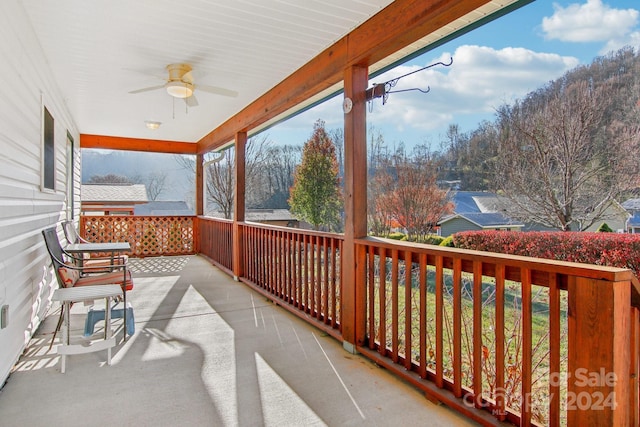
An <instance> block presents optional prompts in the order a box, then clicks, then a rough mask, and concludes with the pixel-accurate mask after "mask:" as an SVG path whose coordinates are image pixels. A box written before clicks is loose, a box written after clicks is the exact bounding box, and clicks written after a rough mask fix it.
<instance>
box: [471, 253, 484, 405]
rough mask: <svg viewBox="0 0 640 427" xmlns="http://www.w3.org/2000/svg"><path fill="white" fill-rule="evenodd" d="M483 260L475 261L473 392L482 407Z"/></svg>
mask: <svg viewBox="0 0 640 427" xmlns="http://www.w3.org/2000/svg"><path fill="white" fill-rule="evenodd" d="M482 305H483V304H482V262H480V261H474V262H473V394H474V396H475V399H474V402H475V405H476V407H477V408H481V407H482V357H483V348H482Z"/></svg>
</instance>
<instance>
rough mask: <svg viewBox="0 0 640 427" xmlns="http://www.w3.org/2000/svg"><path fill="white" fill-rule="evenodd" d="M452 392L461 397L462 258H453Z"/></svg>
mask: <svg viewBox="0 0 640 427" xmlns="http://www.w3.org/2000/svg"><path fill="white" fill-rule="evenodd" d="M453 394H454V395H455V396H456V397H462V259H460V258H454V259H453Z"/></svg>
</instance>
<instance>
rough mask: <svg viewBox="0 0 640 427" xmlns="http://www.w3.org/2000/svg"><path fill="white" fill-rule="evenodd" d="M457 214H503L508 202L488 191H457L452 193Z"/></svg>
mask: <svg viewBox="0 0 640 427" xmlns="http://www.w3.org/2000/svg"><path fill="white" fill-rule="evenodd" d="M452 201H453V203H454V204H455V209H454V211H455V212H456V213H467V212H470V213H481V212H502V211H504V205H505V203H508V202H507V200H506V199H505V198H503V197H500V196H498V195H497V194H495V193H489V192H486V191H456V192H454V193H452Z"/></svg>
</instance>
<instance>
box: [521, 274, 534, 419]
mask: <svg viewBox="0 0 640 427" xmlns="http://www.w3.org/2000/svg"><path fill="white" fill-rule="evenodd" d="M521 277H522V283H521V286H522V389H521V390H522V391H521V393H522V403H521V413H520V425H521V426H523V427H529V426H530V425H531V409H532V407H531V402H532V400H531V385H532V377H531V375H532V366H533V362H532V345H533V343H532V324H531V322H532V312H531V271H530V270H529V269H526V268H525V269H522V273H521Z"/></svg>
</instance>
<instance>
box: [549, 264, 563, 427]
mask: <svg viewBox="0 0 640 427" xmlns="http://www.w3.org/2000/svg"><path fill="white" fill-rule="evenodd" d="M560 370H561V366H560V289H559V288H558V275H557V274H553V273H550V274H549V378H550V380H549V427H557V426H559V425H560V384H559V382H560V381H559V378H560Z"/></svg>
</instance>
